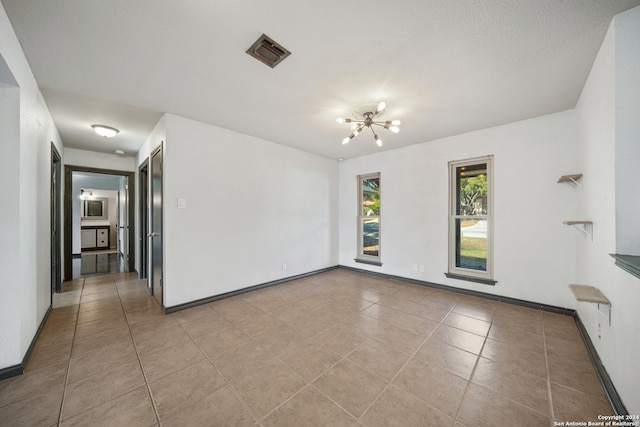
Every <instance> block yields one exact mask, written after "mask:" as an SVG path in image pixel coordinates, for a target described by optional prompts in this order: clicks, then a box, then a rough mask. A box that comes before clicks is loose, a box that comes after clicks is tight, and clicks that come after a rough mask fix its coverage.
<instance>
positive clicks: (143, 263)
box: [138, 158, 149, 279]
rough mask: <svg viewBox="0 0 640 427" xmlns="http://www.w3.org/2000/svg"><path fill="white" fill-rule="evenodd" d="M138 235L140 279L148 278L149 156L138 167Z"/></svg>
mask: <svg viewBox="0 0 640 427" xmlns="http://www.w3.org/2000/svg"><path fill="white" fill-rule="evenodd" d="M138 197H139V200H138V207H139V209H138V220H139V224H138V231H139V232H138V235H139V236H140V252H139V254H140V270H139V271H138V279H146V278H147V277H148V269H149V238H148V237H147V233H149V158H146V159H145V161H144V162H142V164H141V165H140V166H139V167H138Z"/></svg>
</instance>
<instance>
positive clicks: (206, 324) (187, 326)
mask: <svg viewBox="0 0 640 427" xmlns="http://www.w3.org/2000/svg"><path fill="white" fill-rule="evenodd" d="M216 316H217V318H209V319H199V320H193V321H190V322H184V323H181V325H182V327H183V328H184V330H185V331H187V333H188V334H189V335H191V337H193V338H195V337H199V336H202V335H206V334H208V333H211V332H214V331H217V330H220V329H223V328H228V327H229V326H231V322H229V321H228V320H227V319H225V318H224V317H222V316H220V315H218V314H216Z"/></svg>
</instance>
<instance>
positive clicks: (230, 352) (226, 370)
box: [211, 340, 274, 379]
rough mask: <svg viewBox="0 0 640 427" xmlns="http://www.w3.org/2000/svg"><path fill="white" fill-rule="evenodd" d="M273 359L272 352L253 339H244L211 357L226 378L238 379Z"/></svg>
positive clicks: (264, 365)
mask: <svg viewBox="0 0 640 427" xmlns="http://www.w3.org/2000/svg"><path fill="white" fill-rule="evenodd" d="M273 359H274V356H273V354H272V353H270V352H269V351H268V350H266V349H265V348H264V347H262V346H261V345H259V344H258V343H257V342H256V341H254V340H249V341H245V342H243V343H241V344H238V345H237V346H235V347H231V348H228V349H226V350H225V351H223V352H221V353H218V354H216V355H214V356H212V357H211V360H213V363H214V364H215V365H216V366H217V367H218V369H219V370H220V372H222V374H223V375H224V376H225V377H226V378H227V379H238V378H240V377H242V376H244V375H247V374H249V373H251V372H253V371H255V370H258V369H262V368H264V367H266V366H268V365H269V364H270V363H271V361H272V360H273Z"/></svg>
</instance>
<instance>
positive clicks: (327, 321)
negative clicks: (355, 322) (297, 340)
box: [291, 313, 336, 338]
mask: <svg viewBox="0 0 640 427" xmlns="http://www.w3.org/2000/svg"><path fill="white" fill-rule="evenodd" d="M335 325H336V323H335V322H334V321H333V320H331V318H330V316H327V315H325V314H323V313H314V314H310V315H307V316H304V317H301V318H299V319H298V321H297V322H295V323H293V324H291V326H292V327H294V328H295V329H296V330H297V331H298V333H300V334H301V335H302V336H303V337H304V338H312V337H315V336H317V335H319V334H321V333H322V332H324V331H326V330H328V329H330V328H332V327H333V326H335Z"/></svg>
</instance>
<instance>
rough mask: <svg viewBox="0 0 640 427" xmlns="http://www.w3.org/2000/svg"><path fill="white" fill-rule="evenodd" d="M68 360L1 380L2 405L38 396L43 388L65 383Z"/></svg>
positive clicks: (0, 403)
mask: <svg viewBox="0 0 640 427" xmlns="http://www.w3.org/2000/svg"><path fill="white" fill-rule="evenodd" d="M66 374H67V362H63V363H59V364H57V365H48V366H44V367H42V368H39V369H33V370H27V371H25V373H24V374H23V375H20V376H17V377H13V378H8V379H6V380H3V381H0V407H3V406H6V405H9V404H11V403H15V402H19V401H20V400H24V399H27V398H29V397H32V396H37V395H38V394H40V393H41V392H42V391H43V390H54V389H57V388H58V387H59V386H62V385H64V381H65V376H66Z"/></svg>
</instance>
